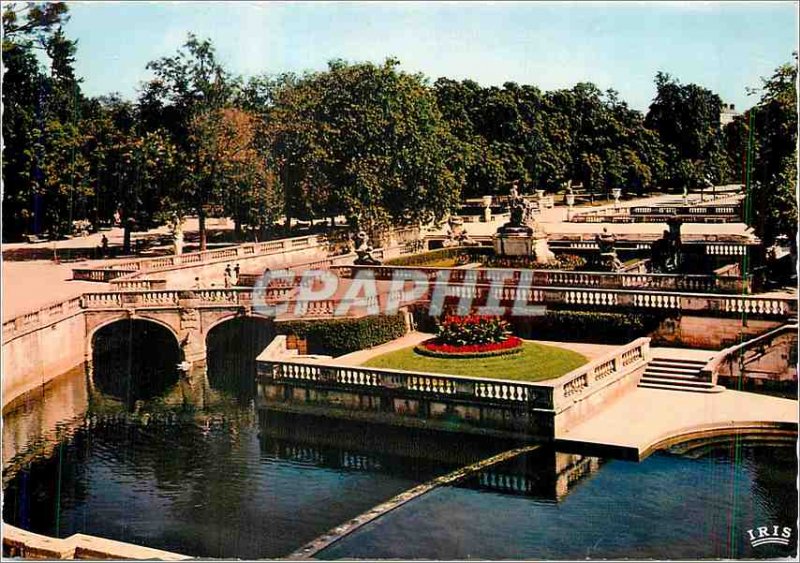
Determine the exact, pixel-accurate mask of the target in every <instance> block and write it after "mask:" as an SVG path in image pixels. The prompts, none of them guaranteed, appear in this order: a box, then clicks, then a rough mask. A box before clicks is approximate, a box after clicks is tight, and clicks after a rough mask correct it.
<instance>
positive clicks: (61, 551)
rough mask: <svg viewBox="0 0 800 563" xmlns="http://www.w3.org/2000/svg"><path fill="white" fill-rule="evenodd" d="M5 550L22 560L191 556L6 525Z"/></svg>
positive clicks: (178, 559) (178, 558)
mask: <svg viewBox="0 0 800 563" xmlns="http://www.w3.org/2000/svg"><path fill="white" fill-rule="evenodd" d="M3 548H4V549H5V550H8V551H9V552H10V553H11V555H12V557H21V558H23V559H100V560H103V559H106V560H108V559H152V560H160V561H185V560H187V559H192V557H190V556H188V555H182V554H180V553H173V552H170V551H163V550H160V549H153V548H150V547H144V546H141V545H134V544H130V543H125V542H120V541H116V540H109V539H105V538H99V537H95V536H88V535H86V534H73V535H71V536H69V537H68V538H64V539H61V538H51V537H49V536H44V535H41V534H35V533H33V532H28V531H26V530H23V529H21V528H17V527H16V526H11V525H10V524H6V523H5V522H4V523H3Z"/></svg>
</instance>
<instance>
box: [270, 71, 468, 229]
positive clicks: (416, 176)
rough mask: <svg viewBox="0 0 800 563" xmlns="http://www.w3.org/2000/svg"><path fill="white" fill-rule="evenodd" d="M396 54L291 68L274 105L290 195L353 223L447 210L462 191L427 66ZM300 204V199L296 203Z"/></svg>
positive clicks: (397, 220)
mask: <svg viewBox="0 0 800 563" xmlns="http://www.w3.org/2000/svg"><path fill="white" fill-rule="evenodd" d="M397 65H398V62H397V61H396V60H393V59H389V60H387V61H386V62H385V63H384V64H383V65H380V66H378V65H374V64H371V63H363V64H353V65H350V64H347V63H344V62H342V61H333V62H331V63H329V68H328V70H327V71H326V72H318V73H311V74H307V75H305V76H303V77H301V78H296V77H291V76H287V77H284V79H283V80H282V81H281V84H280V86H279V87H278V88H277V89H276V91H275V108H274V110H273V111H272V112H271V114H270V120H271V123H272V129H273V140H274V143H273V150H274V151H275V155H276V157H277V158H278V159H279V160H278V162H279V163H280V170H281V176H282V178H283V180H284V183H285V187H286V191H287V197H288V198H290V200H292V199H295V198H296V199H297V200H299V201H302V202H307V205H306V206H305V207H306V209H307V210H308V211H309V212H310V213H311V214H313V215H314V216H322V217H328V216H332V215H337V214H344V215H346V216H347V217H349V218H350V219H351V224H352V226H353V228H357V229H361V228H363V229H366V230H369V231H372V232H376V231H380V230H381V229H382V228H383V227H385V226H387V225H388V224H389V223H393V224H414V223H417V222H427V221H429V220H432V219H440V218H442V217H443V216H444V214H445V213H446V212H447V211H448V210H450V209H451V208H452V207H453V206H454V205H455V204H456V203H457V201H458V197H459V194H460V190H461V185H462V181H461V179H460V178H459V176H458V174H457V173H456V172H454V170H457V166H456V160H457V155H456V154H455V152H454V150H453V146H454V145H453V138H452V135H451V134H450V132H449V130H448V128H447V127H446V124H445V123H444V122H443V120H442V118H441V114H440V112H439V109H438V107H437V106H436V100H435V98H434V97H433V96H432V95H431V92H430V90H429V88H428V87H427V85H426V83H425V81H424V79H423V77H422V76H421V75H409V74H405V73H402V72H399V71H398V70H397V68H396V67H397ZM295 210H297V206H296V207H295Z"/></svg>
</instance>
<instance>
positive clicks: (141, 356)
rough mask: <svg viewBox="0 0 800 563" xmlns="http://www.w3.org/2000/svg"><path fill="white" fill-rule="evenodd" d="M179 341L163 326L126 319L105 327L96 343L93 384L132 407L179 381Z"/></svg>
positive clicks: (97, 337) (97, 334) (97, 335)
mask: <svg viewBox="0 0 800 563" xmlns="http://www.w3.org/2000/svg"><path fill="white" fill-rule="evenodd" d="M179 361H180V349H179V348H178V342H177V341H176V340H175V337H174V336H173V335H172V333H170V332H169V330H167V329H166V328H164V327H163V326H161V325H159V324H156V323H154V322H150V321H142V320H124V321H118V322H115V323H111V324H110V325H107V326H105V327H102V328H101V329H100V330H98V331H97V333H96V334H95V336H94V341H93V343H92V368H93V383H94V386H95V387H96V388H97V390H98V391H100V392H101V393H103V394H105V395H108V396H110V397H114V398H116V399H119V400H121V401H122V402H123V403H124V404H125V405H126V406H127V407H128V408H131V407H133V406H134V405H135V403H136V401H138V400H147V399H152V398H153V397H157V396H158V395H161V394H162V393H163V392H164V391H165V390H166V389H167V388H168V387H170V386H171V385H174V384H175V383H176V382H177V381H178V370H177V368H176V366H177V364H178V362H179Z"/></svg>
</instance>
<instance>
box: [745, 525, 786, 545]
mask: <svg viewBox="0 0 800 563" xmlns="http://www.w3.org/2000/svg"><path fill="white" fill-rule="evenodd" d="M747 535H748V536H749V537H750V545H752V546H753V547H758V546H760V545H766V544H776V545H789V539H790V538H791V537H792V529H791V528H789V527H788V526H784V527H783V528H781V527H780V526H771V527H770V526H759V527H758V528H755V529H752V530H747Z"/></svg>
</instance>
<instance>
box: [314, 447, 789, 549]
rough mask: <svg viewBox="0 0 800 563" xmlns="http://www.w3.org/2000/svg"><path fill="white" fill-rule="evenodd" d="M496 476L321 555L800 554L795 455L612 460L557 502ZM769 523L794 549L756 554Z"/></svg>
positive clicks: (411, 508)
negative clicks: (758, 530) (504, 486)
mask: <svg viewBox="0 0 800 563" xmlns="http://www.w3.org/2000/svg"><path fill="white" fill-rule="evenodd" d="M541 455H542V452H541V451H536V452H533V453H532V454H529V456H531V457H537V456H539V457H541ZM556 455H558V454H556ZM514 463H515V464H517V465H518V464H520V463H522V464H523V465H527V463H528V462H527V461H524V462H523V461H520V460H519V459H518V460H515V461H514ZM498 470H500V471H501V472H502V470H501V469H500V468H492V469H490V470H488V471H487V472H485V473H483V474H481V475H477V476H475V477H474V478H472V479H470V480H467V481H465V482H463V483H459V484H458V485H455V486H451V487H443V488H440V489H437V490H434V491H433V492H431V493H430V494H428V495H426V496H424V497H421V498H419V499H416V500H414V501H412V502H410V503H409V504H407V505H404V506H402V507H400V508H399V509H397V510H395V511H393V512H391V513H389V514H387V515H386V516H384V517H383V518H381V519H380V520H378V521H376V522H373V523H371V524H369V525H367V526H365V527H364V528H361V529H360V530H358V531H356V532H355V533H353V534H352V535H350V536H348V537H347V538H345V539H344V540H342V541H340V542H339V543H337V544H334V545H333V546H331V547H330V548H328V549H327V550H325V551H323V552H322V553H320V554H318V555H317V557H318V558H322V559H338V558H375V559H381V558H400V559H414V558H424V559H584V558H594V559H602V558H610V559H613V558H642V559H648V558H656V559H686V558H720V557H722V558H744V557H747V558H774V557H785V556H787V555H789V554H792V553H795V551H796V549H797V540H796V537H797V536H796V526H795V522H796V519H797V498H796V491H795V487H794V480H795V476H796V474H797V462H796V459H795V454H794V449H793V448H791V447H786V446H783V447H764V446H762V445H752V446H743V445H741V444H739V446H738V447H731V446H730V445H727V446H720V445H718V447H717V448H715V449H713V450H709V451H707V452H706V454H705V455H703V456H701V457H698V458H697V459H687V458H685V457H683V456H678V455H674V454H669V453H665V452H659V453H656V454H654V455H653V456H651V457H649V458H648V459H646V460H645V461H644V462H642V463H635V462H625V461H606V462H605V463H604V464H603V465H602V467H601V468H600V470H599V471H597V472H596V473H594V474H593V476H592V478H591V479H583V480H582V481H581V484H580V486H578V487H576V488H574V489H571V490H570V494H569V496H567V497H563V498H562V499H561V502H559V503H557V504H556V503H553V502H542V501H541V498H540V497H537V496H534V497H530V496H527V495H519V494H517V495H514V496H510V495H508V494H506V493H507V492H508V491H498V490H497V488H496V487H486V486H484V484H485V483H487V482H493V480H494V479H495V478H494V477H491V476H490V475H491V474H492V473H496V472H498ZM513 478H516V479H517V481H518V482H521V481H522V480H521V479H520V476H519V475H515V477H512V479H513ZM508 481H509V479H508V478H506V483H507V482H508ZM420 522H425V523H426V525H425V526H420ZM760 525H780V526H790V527H791V528H792V529H793V530H795V533H794V534H793V540H792V543H791V545H790V546H789V547H782V546H774V545H773V546H767V545H764V546H760V547H755V548H753V547H751V546H750V544H749V542H748V537H747V530H748V529H750V528H753V527H757V526H760Z"/></svg>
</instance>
